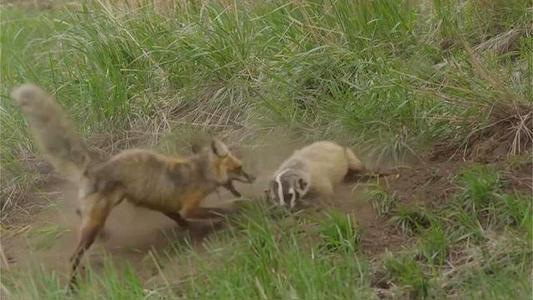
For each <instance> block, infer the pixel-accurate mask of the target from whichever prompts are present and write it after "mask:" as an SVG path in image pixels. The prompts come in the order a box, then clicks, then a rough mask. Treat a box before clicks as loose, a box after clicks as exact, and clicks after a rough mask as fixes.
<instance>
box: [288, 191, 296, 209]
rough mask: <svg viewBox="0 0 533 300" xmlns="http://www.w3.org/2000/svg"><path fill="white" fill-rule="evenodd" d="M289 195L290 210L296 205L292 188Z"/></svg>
mask: <svg viewBox="0 0 533 300" xmlns="http://www.w3.org/2000/svg"><path fill="white" fill-rule="evenodd" d="M289 193H290V194H291V208H294V206H295V205H296V192H295V191H294V188H291V189H290V190H289Z"/></svg>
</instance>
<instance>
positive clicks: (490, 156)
mask: <svg viewBox="0 0 533 300" xmlns="http://www.w3.org/2000/svg"><path fill="white" fill-rule="evenodd" d="M489 109H490V114H489V122H488V125H486V126H482V127H481V126H480V124H479V123H478V121H477V120H476V121H473V123H472V125H471V128H472V129H471V132H472V133H471V134H470V135H469V136H468V137H467V140H466V141H449V140H446V141H442V142H440V143H437V144H436V145H435V146H434V147H433V150H432V153H431V155H430V160H432V161H439V160H446V159H463V160H473V161H476V162H481V163H492V162H497V161H501V160H502V159H505V158H507V157H508V156H509V155H519V154H522V153H527V152H530V151H531V150H532V148H533V106H532V105H528V104H524V103H517V102H514V101H508V102H503V101H501V102H496V103H494V105H492V106H491V107H490V108H489Z"/></svg>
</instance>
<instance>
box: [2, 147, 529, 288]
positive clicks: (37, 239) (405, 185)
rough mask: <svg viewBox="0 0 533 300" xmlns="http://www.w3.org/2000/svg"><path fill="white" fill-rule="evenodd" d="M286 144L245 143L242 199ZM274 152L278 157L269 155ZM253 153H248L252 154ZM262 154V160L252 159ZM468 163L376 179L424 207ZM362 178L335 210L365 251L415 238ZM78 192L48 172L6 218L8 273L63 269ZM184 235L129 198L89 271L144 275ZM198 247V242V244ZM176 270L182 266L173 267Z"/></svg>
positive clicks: (415, 166)
mask: <svg viewBox="0 0 533 300" xmlns="http://www.w3.org/2000/svg"><path fill="white" fill-rule="evenodd" d="M285 145H286V147H279V144H278V146H270V147H269V146H262V147H259V148H254V149H245V150H244V151H243V152H244V153H247V155H244V157H248V159H247V160H246V161H245V162H244V163H245V165H246V166H247V167H248V168H249V169H250V170H251V172H252V173H254V174H257V175H258V179H257V181H256V182H255V184H253V185H238V186H237V188H238V189H239V190H240V191H241V192H242V193H243V195H244V196H246V197H254V196H255V197H261V195H262V193H263V189H264V187H265V186H267V181H268V180H269V176H270V174H271V173H272V172H273V171H274V169H275V168H276V166H277V165H278V164H279V163H280V162H281V160H282V158H283V157H286V156H287V155H289V154H290V153H291V152H292V149H295V148H296V147H297V146H298V145H295V144H292V145H289V144H287V143H285ZM273 152H275V153H276V154H277V155H268V154H269V153H273ZM252 154H253V155H252ZM257 158H261V159H259V160H258V159H257ZM472 163H473V162H471V161H462V160H455V161H453V160H452V161H450V160H443V159H436V160H435V159H434V160H429V159H428V160H425V161H417V162H413V163H412V164H411V166H406V167H401V168H397V169H394V171H393V172H392V173H393V174H392V175H390V176H386V177H382V178H380V182H381V184H382V185H383V186H384V187H385V188H386V190H387V191H388V192H389V193H391V194H394V195H396V197H397V198H398V199H399V201H400V202H401V203H402V204H404V205H422V206H425V207H428V208H431V207H434V206H437V205H439V204H442V203H443V202H444V201H447V199H449V196H450V195H451V194H452V193H454V192H455V191H456V190H457V188H456V187H455V186H454V183H453V179H454V177H455V176H456V175H457V174H458V173H459V172H460V170H462V169H463V168H465V167H467V166H469V165H471V164H472ZM531 171H532V170H531V163H530V164H525V165H524V164H521V165H517V166H515V167H512V168H511V169H509V170H508V172H507V173H505V174H508V175H509V182H510V183H511V185H512V186H515V187H518V188H522V189H526V190H528V189H529V191H533V188H532V187H531V183H532V182H533V179H532V178H531V174H532V173H531ZM365 189H366V185H365V182H362V181H355V182H353V181H352V182H349V183H345V184H343V185H342V186H341V187H339V188H338V190H337V195H338V197H337V200H336V201H335V203H333V205H332V206H333V209H336V210H338V211H341V212H345V213H350V214H352V215H354V216H355V218H356V219H357V221H358V225H359V228H360V229H361V233H362V236H361V245H362V251H363V252H364V253H365V254H367V255H369V256H371V257H375V256H378V255H380V254H381V253H383V252H384V251H385V250H387V249H388V250H392V251H394V250H398V249H401V248H402V247H403V246H406V245H408V244H409V243H411V242H412V239H410V238H409V237H408V236H405V235H404V234H402V233H401V232H400V230H398V229H397V228H395V227H394V226H393V225H392V224H390V223H389V222H388V219H387V218H386V217H382V216H378V215H377V214H376V212H375V211H374V209H373V208H372V206H371V205H370V202H369V201H368V199H366V196H365ZM75 196H76V190H75V188H74V186H73V185H71V184H69V183H66V182H64V181H62V180H60V179H57V178H55V177H53V176H50V179H49V181H48V182H45V183H44V187H43V188H42V189H41V190H40V191H38V192H35V193H33V199H32V201H34V202H35V203H41V204H42V205H41V206H39V207H45V208H44V209H34V211H31V213H29V214H27V217H26V218H22V219H21V218H16V219H15V220H16V221H15V222H11V223H7V224H4V225H3V227H2V234H1V245H2V249H3V252H4V253H3V254H4V256H5V259H6V260H7V264H8V265H7V266H4V267H3V269H4V270H6V271H8V272H9V271H11V270H18V269H25V268H29V267H31V266H32V265H33V266H34V265H36V264H40V265H42V266H44V268H45V269H48V270H54V271H57V272H58V273H59V274H67V273H68V272H67V268H68V257H69V256H70V254H71V253H72V251H73V249H74V247H75V245H76V242H77V235H78V226H79V217H78V216H77V215H76V214H75V210H76V207H77V202H76V200H74V199H76V197H75ZM233 200H234V199H233V198H232V196H231V194H230V193H229V192H227V191H225V190H222V189H221V190H220V191H219V192H217V193H213V194H212V195H210V196H209V197H208V198H207V199H206V201H205V205H206V206H224V205H228V204H230V203H231V202H232V201H233ZM185 237H186V233H185V232H183V231H182V230H180V229H179V228H177V226H176V225H175V223H174V222H173V221H171V220H170V219H168V218H167V217H165V216H163V215H162V214H160V213H158V212H154V211H150V210H147V209H143V208H139V207H134V206H132V205H130V204H128V203H127V202H125V203H122V204H121V205H119V206H118V207H117V208H115V209H114V210H113V211H112V213H111V215H110V217H109V218H108V220H107V223H106V227H105V229H104V234H103V235H102V237H101V238H99V240H98V241H97V242H96V243H95V245H94V246H93V247H92V248H91V249H90V251H89V252H88V255H86V258H85V260H86V261H87V260H88V261H90V262H91V264H90V265H91V267H92V268H93V269H95V268H96V269H98V268H99V267H101V266H102V265H103V262H104V259H105V258H106V257H108V256H111V257H112V259H113V262H114V263H115V265H116V266H120V265H121V262H122V261H124V262H128V263H129V264H130V265H132V266H133V267H134V268H135V269H136V270H137V272H138V274H139V276H140V277H141V278H142V279H143V280H149V279H150V278H152V277H153V276H154V274H157V273H158V272H159V271H158V269H157V267H156V265H155V264H154V262H153V259H154V258H153V256H152V255H151V252H160V251H164V250H165V249H168V247H170V246H171V245H172V244H173V243H176V241H180V240H185ZM195 247H196V248H197V250H198V252H200V253H201V252H202V247H201V245H196V246H195ZM169 269H170V271H171V272H173V274H176V272H182V273H183V272H186V273H190V272H194V270H189V268H188V267H186V266H180V267H179V268H178V267H175V266H169ZM176 270H180V271H176Z"/></svg>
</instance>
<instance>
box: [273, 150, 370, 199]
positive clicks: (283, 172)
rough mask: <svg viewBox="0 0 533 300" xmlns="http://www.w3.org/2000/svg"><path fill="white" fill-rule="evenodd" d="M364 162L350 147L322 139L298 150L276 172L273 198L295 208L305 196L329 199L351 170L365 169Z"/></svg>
mask: <svg viewBox="0 0 533 300" xmlns="http://www.w3.org/2000/svg"><path fill="white" fill-rule="evenodd" d="M365 170H366V168H365V166H364V165H363V163H362V162H361V161H360V160H359V159H358V158H357V157H356V156H355V154H354V153H353V152H352V151H351V150H350V149H348V148H346V147H343V146H341V145H339V144H337V143H334V142H331V141H320V142H315V143H313V144H310V145H308V146H306V147H304V148H301V149H299V150H296V151H295V152H294V153H293V154H292V155H291V156H290V157H289V158H288V159H286V160H285V161H284V162H283V163H282V164H281V165H280V166H279V168H278V169H277V171H276V172H275V173H274V175H273V177H272V179H271V181H270V187H269V190H268V196H269V198H271V199H273V200H274V201H275V202H276V203H277V204H278V205H279V206H289V207H290V208H291V209H292V208H294V207H296V206H297V205H299V204H302V202H303V201H301V200H302V199H304V198H308V197H311V196H316V197H318V198H320V199H324V200H329V199H331V198H332V197H333V196H334V189H335V187H336V186H337V185H338V184H339V183H341V182H342V180H343V179H344V177H345V176H346V175H347V174H348V172H356V173H361V172H364V171H365Z"/></svg>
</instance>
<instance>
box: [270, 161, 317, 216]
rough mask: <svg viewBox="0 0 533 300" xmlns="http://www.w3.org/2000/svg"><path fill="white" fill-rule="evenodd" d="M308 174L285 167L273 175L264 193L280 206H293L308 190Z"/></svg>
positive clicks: (298, 202)
mask: <svg viewBox="0 0 533 300" xmlns="http://www.w3.org/2000/svg"><path fill="white" fill-rule="evenodd" d="M309 187H310V182H309V178H308V176H305V174H302V173H301V172H296V171H294V170H291V169H286V170H283V171H281V172H279V173H278V174H276V176H274V178H273V179H272V180H271V181H270V184H269V188H268V189H267V190H265V194H266V196H267V198H268V199H269V200H270V201H273V202H274V203H275V204H276V205H278V206H281V207H288V208H290V209H293V208H295V207H296V206H297V205H298V204H300V201H301V199H302V198H303V197H304V196H305V195H306V194H307V193H308V192H309Z"/></svg>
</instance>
